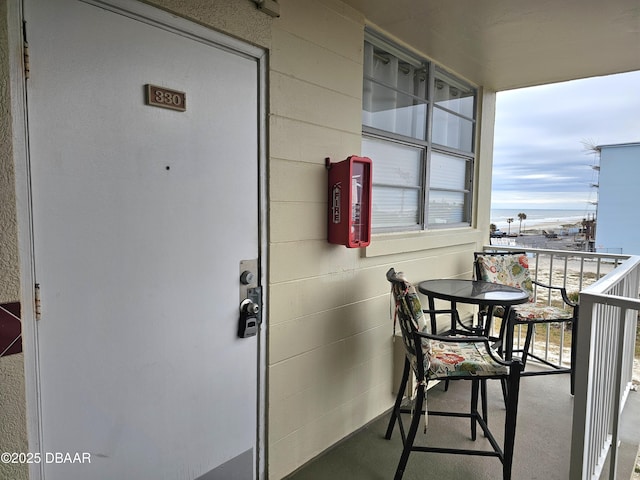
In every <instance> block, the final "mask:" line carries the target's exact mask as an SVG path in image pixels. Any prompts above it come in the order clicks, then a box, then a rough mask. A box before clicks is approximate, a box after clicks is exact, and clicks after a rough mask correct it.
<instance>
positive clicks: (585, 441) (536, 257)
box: [485, 245, 640, 480]
mask: <svg viewBox="0 0 640 480" xmlns="http://www.w3.org/2000/svg"><path fill="white" fill-rule="evenodd" d="M485 250H486V251H492V250H500V251H505V250H507V251H526V252H527V254H528V256H529V257H530V262H529V266H530V269H531V272H532V275H533V276H534V278H535V279H537V280H540V281H541V282H543V283H547V284H550V285H554V286H563V287H565V288H566V289H567V292H568V293H569V295H570V296H571V295H573V296H575V297H576V298H575V299H576V300H578V299H579V304H580V310H579V318H578V325H579V328H578V332H577V338H576V339H575V340H576V341H577V342H578V343H577V358H576V372H575V375H576V387H575V397H574V409H573V429H572V440H571V458H570V462H571V467H570V480H586V479H589V480H597V479H599V478H600V476H601V475H604V476H605V477H606V478H618V477H617V476H616V469H617V459H618V445H619V435H618V432H619V419H620V414H621V412H622V409H623V408H624V404H625V401H626V399H627V396H628V394H629V391H630V390H631V388H632V383H633V362H634V353H635V340H636V329H637V320H638V311H640V300H639V297H640V294H639V290H640V256H629V255H616V254H604V253H591V252H575V251H565V250H545V249H535V248H534V249H531V248H523V247H518V246H506V245H505V246H497V245H493V246H487V247H485ZM578 292H579V297H578ZM538 300H541V299H540V298H538ZM544 300H545V301H546V302H548V303H549V304H552V303H554V302H559V299H556V298H554V297H553V296H549V297H546V298H545V299H544ZM551 328H556V327H551V326H548V327H547V330H546V334H545V332H537V335H538V337H540V336H541V335H542V336H543V337H544V338H542V339H540V338H537V339H536V341H534V342H532V343H533V348H534V349H537V350H538V351H537V352H536V353H538V354H540V353H541V352H540V350H542V353H543V355H544V358H547V359H549V358H551V359H553V360H554V361H558V356H559V360H560V361H561V362H564V363H568V362H569V359H570V356H569V348H570V342H571V341H572V339H571V334H572V333H573V332H565V331H564V330H561V331H560V332H559V334H558V332H554V333H555V335H552V334H551V330H550V329H551ZM558 328H561V327H558ZM523 333H524V332H516V334H518V335H520V334H523ZM551 338H553V339H552V340H551ZM515 341H520V337H518V339H516V340H515ZM607 458H608V459H609V470H608V472H605V471H604V467H605V462H606V460H607ZM607 473H608V475H606V474H607Z"/></svg>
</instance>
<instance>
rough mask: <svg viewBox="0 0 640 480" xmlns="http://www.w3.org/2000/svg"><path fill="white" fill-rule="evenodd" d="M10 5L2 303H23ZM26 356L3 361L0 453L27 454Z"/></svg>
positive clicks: (6, 470)
mask: <svg viewBox="0 0 640 480" xmlns="http://www.w3.org/2000/svg"><path fill="white" fill-rule="evenodd" d="M6 18H7V4H6V2H1V3H0V19H2V20H1V24H0V303H4V302H15V301H18V300H20V269H19V259H18V240H17V223H16V208H15V207H16V197H15V178H14V169H13V158H12V149H11V114H10V106H9V95H10V91H9V62H8V54H9V53H8V50H7V43H8V39H7V28H6V26H7V25H6ZM25 412H26V407H25V394H24V357H23V355H22V354H21V353H20V354H16V355H10V356H7V357H1V358H0V452H26V451H28V447H27V432H26V420H25V418H26V414H25ZM0 478H11V479H15V480H20V479H26V478H28V469H27V466H26V465H20V464H4V463H0Z"/></svg>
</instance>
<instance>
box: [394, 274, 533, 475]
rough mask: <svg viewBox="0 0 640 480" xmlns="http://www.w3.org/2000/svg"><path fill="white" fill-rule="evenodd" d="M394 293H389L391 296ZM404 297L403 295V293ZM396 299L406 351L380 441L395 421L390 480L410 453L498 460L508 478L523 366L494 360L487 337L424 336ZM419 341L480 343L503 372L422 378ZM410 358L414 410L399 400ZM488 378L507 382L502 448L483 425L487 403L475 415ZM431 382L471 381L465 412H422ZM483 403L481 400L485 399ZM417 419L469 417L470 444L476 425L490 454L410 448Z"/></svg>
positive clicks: (398, 282) (400, 282) (398, 283)
mask: <svg viewBox="0 0 640 480" xmlns="http://www.w3.org/2000/svg"><path fill="white" fill-rule="evenodd" d="M387 280H388V281H389V282H390V283H391V284H392V286H393V285H395V286H397V287H400V288H402V289H404V288H405V285H406V282H405V280H404V279H402V278H400V277H399V276H398V275H397V274H396V272H395V270H394V269H393V268H391V269H389V271H388V272H387ZM393 295H394V294H393V293H392V296H393ZM405 295H406V290H405ZM394 300H395V302H394V303H395V315H396V320H397V322H398V323H399V325H400V329H401V331H402V339H403V342H404V347H405V354H406V355H405V362H404V371H403V374H402V380H401V382H400V386H399V388H398V394H397V396H396V400H395V404H394V406H393V410H392V413H391V418H390V419H389V424H388V426H387V432H386V435H385V438H386V439H387V440H389V439H391V436H392V433H393V430H394V428H395V424H396V421H397V423H398V427H399V430H400V436H401V438H402V444H403V450H402V455H401V457H400V461H399V462H398V467H397V469H396V473H395V477H394V479H395V480H400V479H401V478H402V476H403V474H404V471H405V468H406V465H407V462H408V460H409V455H410V453H411V452H435V453H449V454H458V455H475V456H493V457H497V458H499V459H500V461H501V462H502V471H503V480H510V479H511V470H512V465H513V452H514V441H515V433H516V418H517V412H518V397H519V390H520V373H521V372H522V368H523V367H522V363H521V362H520V361H519V360H518V359H514V360H511V361H505V360H503V359H501V358H498V357H497V356H496V355H495V354H494V353H493V352H492V350H491V347H490V340H489V339H488V338H486V337H480V336H471V337H464V336H442V335H432V334H429V333H426V332H421V331H419V330H418V329H417V327H416V325H415V323H414V319H413V318H412V317H411V316H410V315H409V314H408V313H407V312H406V311H405V310H403V308H402V305H401V302H402V301H403V300H404V297H403V298H394ZM423 312H424V313H450V314H453V315H455V314H456V313H455V312H454V311H453V310H437V311H431V310H423ZM424 339H429V340H436V341H439V342H454V343H475V344H478V343H480V344H483V345H484V348H485V349H486V351H487V353H488V354H489V355H491V357H492V358H493V360H494V361H495V362H497V363H499V364H501V365H504V366H506V367H507V368H508V373H505V374H499V375H490V376H478V375H473V374H471V373H469V374H468V375H464V376H451V377H450V376H436V375H434V374H432V373H431V374H429V375H427V372H425V369H424V354H423V351H422V342H423V341H424ZM410 357H414V358H415V359H416V371H415V372H414V373H415V375H416V380H417V382H418V384H417V387H416V396H415V404H414V405H413V408H409V407H403V406H402V400H403V397H404V393H405V391H406V387H407V383H408V381H409V376H410V374H411V371H412V370H413V368H412V366H411V362H410V360H409V358H410ZM489 379H497V380H500V381H502V382H506V384H507V389H506V417H505V429H504V445H503V446H502V447H501V446H500V444H499V443H498V442H497V441H496V439H495V437H494V436H493V434H492V433H491V431H490V430H489V427H488V425H487V412H486V403H485V401H484V399H483V413H482V414H480V412H478V397H479V389H480V387H481V386H482V390H483V391H485V389H486V381H487V380H489ZM431 380H452V381H455V380H468V381H471V406H470V410H469V412H452V411H434V410H428V409H425V406H426V403H425V399H426V393H427V385H428V382H429V381H431ZM484 398H485V399H486V395H484ZM402 414H410V415H411V422H410V424H409V429H408V430H406V429H405V425H404V424H403V421H402ZM422 415H429V416H446V417H458V418H469V419H470V422H471V439H472V440H474V441H475V440H476V436H477V425H480V428H481V429H482V432H483V433H484V436H485V437H486V438H487V440H488V441H489V443H490V444H491V447H492V449H491V450H479V449H478V450H473V449H458V448H443V447H435V446H434V447H427V446H416V445H414V444H413V443H414V440H415V436H416V433H417V430H418V425H419V423H420V419H421V417H422Z"/></svg>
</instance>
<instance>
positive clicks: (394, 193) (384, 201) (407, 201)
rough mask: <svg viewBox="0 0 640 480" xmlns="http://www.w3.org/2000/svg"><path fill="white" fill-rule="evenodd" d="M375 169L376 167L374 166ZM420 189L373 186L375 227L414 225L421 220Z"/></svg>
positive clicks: (373, 225) (373, 223) (372, 221)
mask: <svg viewBox="0 0 640 480" xmlns="http://www.w3.org/2000/svg"><path fill="white" fill-rule="evenodd" d="M374 171H375V168H374ZM419 200H420V190H418V189H411V188H396V187H382V186H376V185H374V187H373V202H372V203H373V212H372V215H371V226H372V227H373V228H389V227H412V226H416V225H418V223H419V222H420V209H419V204H420V201H419Z"/></svg>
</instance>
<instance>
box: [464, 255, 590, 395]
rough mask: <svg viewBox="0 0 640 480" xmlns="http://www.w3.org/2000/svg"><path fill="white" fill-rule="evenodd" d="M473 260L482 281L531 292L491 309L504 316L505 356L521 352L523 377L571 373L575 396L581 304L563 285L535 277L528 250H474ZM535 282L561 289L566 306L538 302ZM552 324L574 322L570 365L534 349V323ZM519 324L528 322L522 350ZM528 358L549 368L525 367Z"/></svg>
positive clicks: (494, 313) (571, 323)
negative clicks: (517, 344) (516, 342)
mask: <svg viewBox="0 0 640 480" xmlns="http://www.w3.org/2000/svg"><path fill="white" fill-rule="evenodd" d="M474 260H475V261H474V264H475V272H476V277H477V278H478V279H479V280H484V281H487V282H493V283H500V284H504V285H510V286H514V287H518V288H521V289H523V290H525V291H526V292H528V293H529V303H525V304H522V305H516V306H514V307H511V309H509V310H508V311H505V309H503V308H496V309H495V310H494V311H493V312H492V314H493V315H495V316H497V317H501V318H502V320H503V321H502V325H501V327H500V337H501V338H502V339H506V341H505V345H503V348H502V350H501V351H502V353H504V355H505V357H504V358H506V359H510V358H511V356H512V355H513V353H514V352H515V353H521V354H522V365H523V367H524V368H525V371H524V372H523V373H522V375H523V376H534V375H549V374H554V373H569V374H570V376H571V394H572V395H573V393H574V388H575V371H574V364H575V358H576V348H575V345H576V341H575V339H576V338H577V335H578V305H577V304H576V303H574V302H572V301H571V300H570V299H569V297H568V296H567V291H566V289H565V288H564V287H554V286H551V285H546V284H544V283H541V282H538V281H536V280H532V279H531V275H530V273H529V260H528V258H527V255H526V253H525V252H491V253H488V252H475V253H474ZM534 285H536V286H537V287H539V288H544V289H547V290H555V291H558V292H560V296H561V297H562V301H563V306H564V307H565V308H562V307H557V306H553V305H547V304H542V303H540V302H536V295H535V291H534ZM488 321H491V319H488ZM550 323H560V324H570V325H571V335H572V341H571V358H570V365H569V366H568V367H567V366H565V365H561V364H559V363H554V362H552V361H549V360H548V359H546V358H542V357H541V356H539V355H536V354H535V353H534V352H533V348H532V347H533V346H532V345H531V341H532V339H533V333H534V331H535V326H536V325H538V324H550ZM516 325H526V327H527V329H526V335H525V342H524V345H523V347H522V348H519V349H513V335H514V331H515V326H516ZM529 357H532V358H534V359H536V360H537V361H538V362H540V363H542V364H543V365H546V366H548V367H550V369H545V370H536V371H527V370H526V366H527V359H528V358H529Z"/></svg>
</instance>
